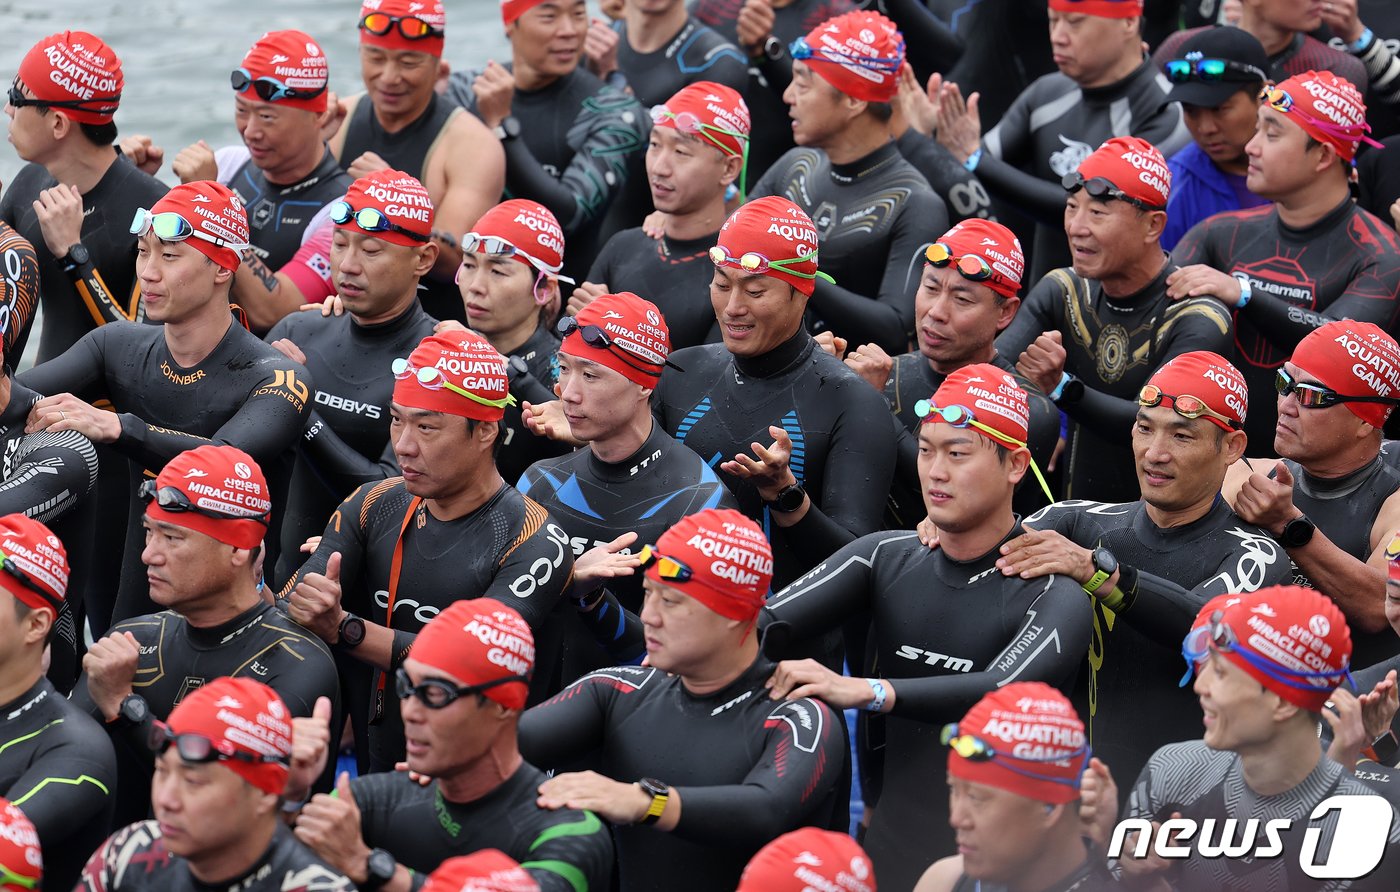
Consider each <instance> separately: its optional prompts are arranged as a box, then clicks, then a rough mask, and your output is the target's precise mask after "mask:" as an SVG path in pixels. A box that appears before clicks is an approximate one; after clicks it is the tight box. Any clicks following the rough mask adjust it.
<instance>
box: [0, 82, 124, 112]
mask: <svg viewBox="0 0 1400 892" xmlns="http://www.w3.org/2000/svg"><path fill="white" fill-rule="evenodd" d="M7 98H8V99H9V103H10V105H11V107H13V108H25V107H26V106H28V107H30V108H71V109H76V110H79V111H91V112H97V113H99V114H101V113H103V112H107V111H111V110H114V109H116V107H117V106H116V104H117V103H118V102H120V101H121V98H122V94H120V93H118V94H117V95H115V96H94V97H92V98H91V99H40V98H38V97H33V98H31V97H29V96H26V95H24V93H23V92H22V91H21V90H20V88H19V81H15V82H14V83H12V84H10V92H9V96H8V97H7ZM94 103H96V104H97V107H96V108H92V107H91V106H92V105H93V104H94ZM103 103H110V108H108V107H107V106H105V105H103Z"/></svg>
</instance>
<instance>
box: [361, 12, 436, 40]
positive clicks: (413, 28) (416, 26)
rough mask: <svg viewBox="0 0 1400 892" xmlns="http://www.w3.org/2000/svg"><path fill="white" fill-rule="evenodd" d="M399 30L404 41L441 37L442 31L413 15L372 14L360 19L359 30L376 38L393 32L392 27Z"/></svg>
mask: <svg viewBox="0 0 1400 892" xmlns="http://www.w3.org/2000/svg"><path fill="white" fill-rule="evenodd" d="M395 25H397V26H398V28H399V34H401V35H403V38H404V39H405V40H424V39H426V38H429V37H441V36H442V34H443V31H442V29H441V28H438V27H435V26H434V25H432V24H430V23H429V22H426V21H424V20H423V19H420V18H418V16H415V15H405V16H397V15H389V14H388V13H387V12H372V13H370V14H369V15H367V16H365V17H364V18H362V19H360V30H361V31H367V32H369V33H370V34H373V35H374V36H376V37H383V36H384V35H385V34H388V33H389V32H390V31H391V30H393V28H394V26H395Z"/></svg>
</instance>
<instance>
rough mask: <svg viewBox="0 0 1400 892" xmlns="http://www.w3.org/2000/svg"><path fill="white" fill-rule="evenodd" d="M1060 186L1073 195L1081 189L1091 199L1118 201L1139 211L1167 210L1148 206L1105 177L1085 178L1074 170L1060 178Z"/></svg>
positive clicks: (1162, 207) (1160, 206)
mask: <svg viewBox="0 0 1400 892" xmlns="http://www.w3.org/2000/svg"><path fill="white" fill-rule="evenodd" d="M1060 185H1061V186H1064V187H1065V191H1066V192H1068V193H1069V194H1071V195H1073V194H1074V193H1076V192H1078V191H1079V190H1080V189H1083V190H1084V191H1085V192H1087V193H1089V197H1090V198H1094V199H1097V200H1099V201H1108V200H1109V199H1110V198H1112V199H1114V200H1116V201H1123V202H1127V203H1128V204H1130V205H1132V206H1133V207H1135V208H1138V209H1139V210H1144V211H1165V210H1166V208H1165V207H1164V206H1162V205H1158V204H1148V203H1147V202H1145V201H1143V200H1142V199H1141V198H1134V197H1132V196H1131V195H1129V194H1128V193H1126V192H1124V191H1123V190H1122V189H1119V188H1118V187H1117V186H1115V185H1113V184H1112V183H1110V182H1109V181H1108V180H1106V179H1104V178H1103V177H1091V178H1089V179H1087V180H1086V179H1085V178H1084V174H1082V173H1080V172H1079V171H1077V170H1072V171H1070V172H1069V173H1067V174H1065V175H1064V176H1063V177H1061V178H1060Z"/></svg>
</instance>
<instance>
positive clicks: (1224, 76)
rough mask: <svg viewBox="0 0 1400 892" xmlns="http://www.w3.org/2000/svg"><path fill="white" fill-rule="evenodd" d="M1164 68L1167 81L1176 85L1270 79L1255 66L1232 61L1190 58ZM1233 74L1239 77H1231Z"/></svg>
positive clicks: (1248, 81) (1173, 60)
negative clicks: (1197, 82)
mask: <svg viewBox="0 0 1400 892" xmlns="http://www.w3.org/2000/svg"><path fill="white" fill-rule="evenodd" d="M1162 68H1163V70H1164V71H1166V73H1167V80H1169V81H1171V82H1172V83H1174V84H1185V83H1189V82H1190V81H1202V82H1203V83H1207V84H1214V83H1220V82H1221V81H1239V82H1240V83H1250V82H1253V81H1261V82H1262V81H1267V80H1268V79H1269V78H1268V76H1267V75H1265V74H1264V72H1262V71H1260V70H1259V69H1258V68H1255V67H1254V66H1253V65H1246V64H1245V63H1243V62H1235V61H1233V60H1231V59H1199V58H1198V59H1192V58H1189V57H1188V58H1185V59H1172V60H1171V61H1169V62H1167V63H1166V64H1165V65H1163V66H1162ZM1232 74H1234V75H1237V76H1236V77H1230V75H1232Z"/></svg>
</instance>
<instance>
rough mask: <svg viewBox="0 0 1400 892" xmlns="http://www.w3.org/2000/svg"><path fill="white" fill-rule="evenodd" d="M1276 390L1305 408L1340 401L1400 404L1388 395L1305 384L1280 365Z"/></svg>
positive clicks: (1326, 405)
mask: <svg viewBox="0 0 1400 892" xmlns="http://www.w3.org/2000/svg"><path fill="white" fill-rule="evenodd" d="M1274 390H1276V391H1278V395H1279V396H1290V395H1291V396H1292V397H1293V398H1294V399H1295V400H1297V401H1298V405H1299V406H1301V407H1303V408H1304V409H1325V408H1327V407H1328V406H1335V405H1337V404H1338V403H1381V404H1383V405H1386V406H1395V405H1400V399H1396V398H1394V397H1388V396H1346V395H1344V394H1340V393H1338V392H1337V391H1335V390H1333V389H1332V388H1330V387H1324V386H1323V385H1321V384H1305V383H1303V382H1302V381H1299V380H1298V379H1297V378H1295V377H1293V376H1292V375H1290V374H1288V372H1287V371H1286V370H1285V369H1283V368H1282V367H1280V368H1279V369H1278V371H1276V372H1274Z"/></svg>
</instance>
